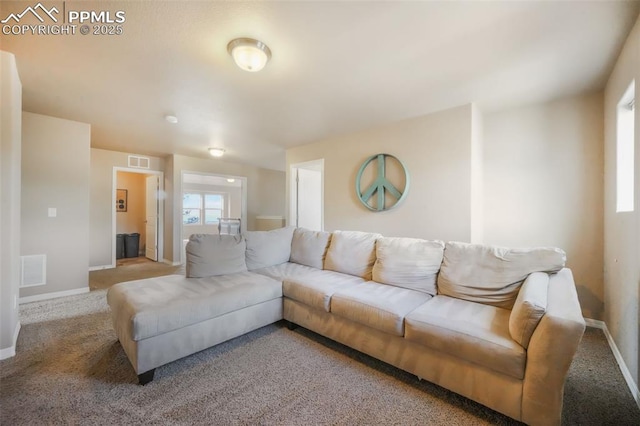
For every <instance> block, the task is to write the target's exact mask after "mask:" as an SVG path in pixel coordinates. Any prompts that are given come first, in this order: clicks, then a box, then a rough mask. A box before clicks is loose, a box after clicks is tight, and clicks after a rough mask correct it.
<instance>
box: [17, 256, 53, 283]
mask: <svg viewBox="0 0 640 426" xmlns="http://www.w3.org/2000/svg"><path fill="white" fill-rule="evenodd" d="M20 261H21V262H20V263H21V268H20V272H21V273H20V287H35V286H39V285H45V284H46V283H47V255H46V254H35V255H32V256H21V257H20Z"/></svg>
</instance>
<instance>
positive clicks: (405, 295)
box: [331, 281, 431, 336]
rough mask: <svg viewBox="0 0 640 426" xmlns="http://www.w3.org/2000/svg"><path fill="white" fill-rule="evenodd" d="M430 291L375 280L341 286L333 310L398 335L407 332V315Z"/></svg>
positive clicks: (339, 314)
mask: <svg viewBox="0 0 640 426" xmlns="http://www.w3.org/2000/svg"><path fill="white" fill-rule="evenodd" d="M430 298H431V296H430V295H428V294H426V293H423V292H420V291H415V290H409V289H406V288H401V287H394V286H391V285H386V284H379V283H376V282H373V281H369V282H366V283H364V284H362V285H358V286H353V287H349V288H347V289H344V290H340V291H338V292H336V293H334V294H333V296H332V297H331V312H332V313H334V314H336V315H338V316H341V317H343V318H347V319H350V320H352V321H355V322H358V323H360V324H364V325H366V326H369V327H371V328H375V329H377V330H380V331H384V332H385V333H389V334H393V335H395V336H404V318H405V316H406V315H407V314H408V313H409V312H411V311H413V310H414V309H416V308H417V307H418V306H420V305H422V304H423V303H425V302H426V301H428V300H429V299H430Z"/></svg>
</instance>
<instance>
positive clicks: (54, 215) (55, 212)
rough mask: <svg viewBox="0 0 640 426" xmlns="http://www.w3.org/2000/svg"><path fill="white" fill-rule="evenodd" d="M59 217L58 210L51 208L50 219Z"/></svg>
mask: <svg viewBox="0 0 640 426" xmlns="http://www.w3.org/2000/svg"><path fill="white" fill-rule="evenodd" d="M57 215H58V209H56V208H55V207H49V217H56V216H57Z"/></svg>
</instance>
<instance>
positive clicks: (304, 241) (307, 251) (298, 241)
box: [290, 228, 331, 269]
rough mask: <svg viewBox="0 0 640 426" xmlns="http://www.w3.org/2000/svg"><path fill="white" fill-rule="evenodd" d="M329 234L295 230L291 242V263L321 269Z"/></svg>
mask: <svg viewBox="0 0 640 426" xmlns="http://www.w3.org/2000/svg"><path fill="white" fill-rule="evenodd" d="M329 241H331V233H329V232H322V231H312V230H310V229H305V228H296V229H295V231H293V240H292V241H291V259H290V261H291V262H294V263H298V264H300V265H305V266H311V267H312V268H317V269H322V267H323V265H324V259H325V257H326V256H327V249H328V248H329Z"/></svg>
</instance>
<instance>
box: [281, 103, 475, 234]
mask: <svg viewBox="0 0 640 426" xmlns="http://www.w3.org/2000/svg"><path fill="white" fill-rule="evenodd" d="M471 136H472V106H471V105H465V106H461V107H458V108H453V109H449V110H446V111H442V112H438V113H434V114H429V115H426V116H423V117H418V118H414V119H410V120H404V121H400V122H396V123H392V124H387V125H384V126H380V127H377V128H373V129H368V130H365V131H362V132H358V133H352V134H348V135H343V136H339V137H334V138H330V139H326V140H323V141H319V142H315V143H312V144H309V145H304V146H300V147H295V148H290V149H288V150H287V173H288V174H289V170H290V165H291V164H296V163H302V162H305V161H311V160H317V159H322V158H323V159H324V200H325V203H324V227H325V229H326V230H327V231H333V230H336V229H342V230H360V231H370V232H380V233H382V234H384V235H387V236H414V237H419V238H428V239H442V240H458V241H469V240H470V238H471V146H472V140H471ZM379 153H387V154H391V155H394V156H396V157H397V158H398V159H400V160H401V161H402V162H404V164H405V165H406V167H407V169H408V172H409V174H410V180H411V183H410V188H409V193H408V196H407V198H406V199H405V200H404V201H403V203H402V204H400V205H398V206H396V207H395V208H394V209H392V210H389V211H385V212H372V211H369V210H368V209H367V208H366V207H364V206H363V205H362V204H361V203H360V201H359V200H358V198H357V196H356V193H355V179H356V174H357V172H358V169H359V168H360V165H361V164H362V163H363V162H364V161H365V160H366V159H367V158H368V157H369V156H371V155H374V154H379ZM289 179H290V176H287V193H288V188H289ZM288 211H289V209H288V208H287V212H288Z"/></svg>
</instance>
